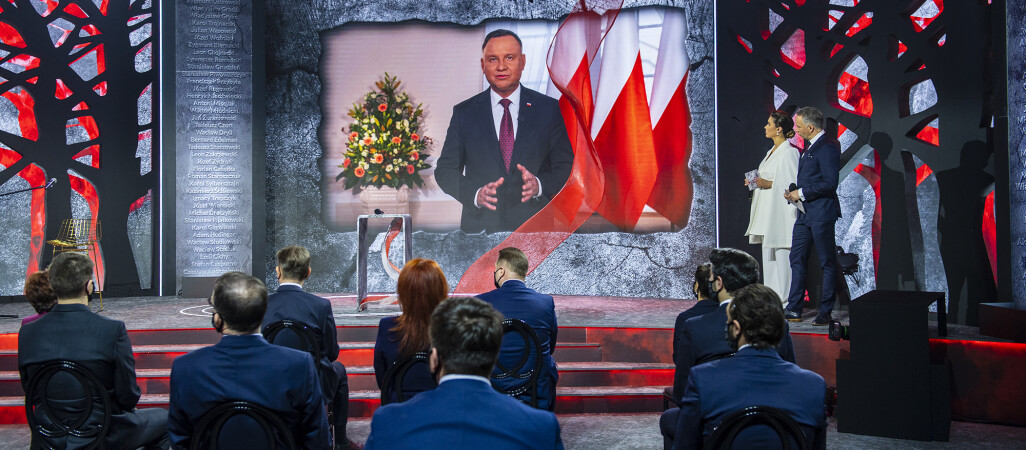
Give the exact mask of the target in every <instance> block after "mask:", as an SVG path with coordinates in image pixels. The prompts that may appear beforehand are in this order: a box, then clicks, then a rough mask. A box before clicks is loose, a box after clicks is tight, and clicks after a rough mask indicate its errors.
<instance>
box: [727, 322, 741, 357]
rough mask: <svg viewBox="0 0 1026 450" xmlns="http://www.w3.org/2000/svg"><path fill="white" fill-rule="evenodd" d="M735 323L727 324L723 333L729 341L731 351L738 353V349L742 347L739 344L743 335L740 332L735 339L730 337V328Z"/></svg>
mask: <svg viewBox="0 0 1026 450" xmlns="http://www.w3.org/2000/svg"><path fill="white" fill-rule="evenodd" d="M733 323H734V322H730V323H727V326H726V327H725V328H724V330H723V331H724V333H725V336H724V337H725V338H726V340H727V346H728V347H730V349H731V350H733V351H735V352H736V351H737V349H738V347H740V345H738V344H739V343H740V342H741V333H740V332H739V333H738V334H736V335H734V337H730V326H731V324H733Z"/></svg>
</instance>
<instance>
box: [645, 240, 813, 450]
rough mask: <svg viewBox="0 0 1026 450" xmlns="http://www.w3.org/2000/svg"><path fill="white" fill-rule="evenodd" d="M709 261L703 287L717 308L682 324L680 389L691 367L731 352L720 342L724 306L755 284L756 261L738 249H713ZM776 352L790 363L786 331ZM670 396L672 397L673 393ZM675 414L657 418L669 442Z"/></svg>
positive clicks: (791, 349) (791, 354) (791, 350)
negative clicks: (709, 265) (734, 294)
mask: <svg viewBox="0 0 1026 450" xmlns="http://www.w3.org/2000/svg"><path fill="white" fill-rule="evenodd" d="M709 261H710V263H711V264H712V267H711V268H710V274H709V282H708V285H707V286H708V292H709V297H710V298H712V299H716V300H717V301H718V302H719V307H717V308H716V309H715V310H714V311H712V312H710V313H708V314H705V315H702V316H698V317H692V318H690V319H688V320H687V321H685V322H684V327H683V328H682V332H681V334H680V343H679V344H678V352H677V359H676V360H675V361H674V363H675V364H676V366H677V371H676V372H675V374H683V376H682V377H681V380H680V381H681V386H687V377H688V375H687V374H688V373H690V371H691V368H692V367H694V366H696V365H699V364H703V363H707V362H709V361H715V360H717V359H721V358H726V357H728V356H730V355H732V354H733V353H734V351H735V349H732V348H730V346H729V345H727V341H726V340H725V339H724V336H725V331H724V327H725V324H726V323H727V305H729V304H730V300H731V299H732V298H733V292H734V291H736V290H738V289H741V288H743V287H745V286H748V285H750V284H755V283H758V282H759V262H758V261H756V260H755V258H753V257H752V255H749V254H748V253H745V252H743V251H741V250H737V249H733V248H717V249H714V250H713V251H712V252H711V253H710V254H709ZM785 330H786V325H785ZM777 352H779V353H780V357H781V358H783V359H784V360H785V361H789V362H792V363H793V362H794V347H793V345H792V344H791V334H790V333H789V332H788V333H785V334H784V337H783V338H782V339H781V342H780V345H779V346H778V347H777ZM675 381H676V380H675ZM674 394H675V395H676V392H675V393H674ZM679 413H680V410H679V409H678V408H670V409H668V410H666V412H664V413H663V417H661V418H660V419H659V426H660V429H661V430H662V431H663V435H664V436H667V437H668V438H669V439H673V433H674V424H675V423H676V422H677V415H678V414H679Z"/></svg>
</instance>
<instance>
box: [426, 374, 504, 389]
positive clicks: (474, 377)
mask: <svg viewBox="0 0 1026 450" xmlns="http://www.w3.org/2000/svg"><path fill="white" fill-rule="evenodd" d="M449 380H477V381H480V382H482V383H484V384H487V385H488V386H489V387H491V385H492V382H491V381H489V380H488V379H487V378H485V377H479V376H477V375H467V374H461V373H454V374H451V375H445V376H443V377H442V379H441V380H438V384H442V383H445V382H446V381H449Z"/></svg>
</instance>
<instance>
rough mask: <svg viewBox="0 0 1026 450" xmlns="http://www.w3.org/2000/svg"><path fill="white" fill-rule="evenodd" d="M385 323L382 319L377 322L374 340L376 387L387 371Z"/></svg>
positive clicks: (379, 385) (380, 383)
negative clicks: (376, 336) (376, 332)
mask: <svg viewBox="0 0 1026 450" xmlns="http://www.w3.org/2000/svg"><path fill="white" fill-rule="evenodd" d="M385 328H387V325H386V324H385V321H384V320H382V321H381V322H380V323H379V324H378V338H377V339H376V340H375V341H374V379H375V380H376V381H377V382H378V389H381V385H382V383H384V382H385V372H387V371H388V367H385V352H384V348H383V347H384V346H385V345H388V343H387V342H384V341H385V340H386V339H388V330H386V329H385Z"/></svg>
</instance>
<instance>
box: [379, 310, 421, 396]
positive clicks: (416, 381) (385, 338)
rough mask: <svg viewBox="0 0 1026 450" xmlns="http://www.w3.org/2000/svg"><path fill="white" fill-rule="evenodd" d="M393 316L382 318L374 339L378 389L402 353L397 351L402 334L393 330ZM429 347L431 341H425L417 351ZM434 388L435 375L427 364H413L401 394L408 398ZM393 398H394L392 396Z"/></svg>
mask: <svg viewBox="0 0 1026 450" xmlns="http://www.w3.org/2000/svg"><path fill="white" fill-rule="evenodd" d="M395 320H396V318H395V317H385V318H382V319H381V321H380V322H379V323H378V337H377V339H376V340H375V341H374V378H375V379H377V381H378V389H381V384H382V383H384V381H385V374H386V373H387V372H388V369H389V368H391V367H392V365H393V364H395V362H396V361H398V360H399V358H401V357H402V355H401V354H400V353H399V340H400V339H401V338H402V336H401V335H400V334H399V333H397V332H394V331H390V330H391V329H392V328H394V327H395ZM430 349H431V343H430V342H425V343H424V345H423V347H422V348H419V349H417V351H427V350H430ZM434 388H435V377H434V375H432V374H431V370H430V369H429V368H428V366H427V364H414V365H413V366H412V367H410V371H409V372H407V373H406V378H404V379H403V395H405V396H406V398H410V397H412V396H414V395H417V394H419V393H421V392H424V391H427V390H431V389H434ZM393 400H394V398H393Z"/></svg>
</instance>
